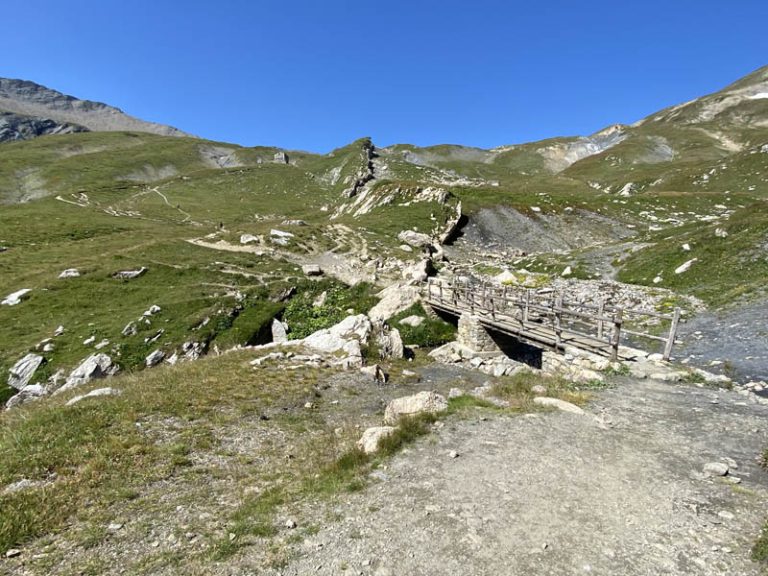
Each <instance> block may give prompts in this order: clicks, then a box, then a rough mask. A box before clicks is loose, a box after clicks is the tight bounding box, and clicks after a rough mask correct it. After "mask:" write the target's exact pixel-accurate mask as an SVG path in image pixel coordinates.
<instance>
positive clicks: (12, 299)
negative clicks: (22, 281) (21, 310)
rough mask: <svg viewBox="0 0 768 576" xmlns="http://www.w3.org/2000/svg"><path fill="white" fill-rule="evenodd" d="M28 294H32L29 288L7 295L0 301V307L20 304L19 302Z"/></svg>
mask: <svg viewBox="0 0 768 576" xmlns="http://www.w3.org/2000/svg"><path fill="white" fill-rule="evenodd" d="M30 292H32V289H31V288H22V289H21V290H16V292H12V293H10V294H8V296H6V297H5V298H4V299H3V300H2V301H0V305H2V306H16V305H17V304H21V301H22V300H23V299H24V297H25V296H26V295H27V294H29V293H30Z"/></svg>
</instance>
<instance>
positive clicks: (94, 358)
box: [54, 354, 119, 394]
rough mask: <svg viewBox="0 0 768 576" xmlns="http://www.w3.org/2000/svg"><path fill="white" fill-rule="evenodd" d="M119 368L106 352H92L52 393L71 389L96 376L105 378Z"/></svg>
mask: <svg viewBox="0 0 768 576" xmlns="http://www.w3.org/2000/svg"><path fill="white" fill-rule="evenodd" d="M118 370H119V367H118V366H117V365H115V364H113V363H112V358H110V357H109V356H107V355H106V354H93V355H91V356H88V358H86V359H85V360H83V362H82V363H81V364H80V365H79V366H78V367H77V368H75V369H74V370H73V371H72V372H71V373H70V375H69V377H68V378H67V381H66V382H65V383H64V385H63V386H62V387H61V388H59V389H58V390H56V392H54V394H58V393H60V392H64V391H65V390H71V389H72V388H76V387H77V386H80V385H82V384H85V383H86V382H90V381H91V380H94V379H97V378H106V377H107V376H112V375H113V374H115V373H116V372H117V371H118Z"/></svg>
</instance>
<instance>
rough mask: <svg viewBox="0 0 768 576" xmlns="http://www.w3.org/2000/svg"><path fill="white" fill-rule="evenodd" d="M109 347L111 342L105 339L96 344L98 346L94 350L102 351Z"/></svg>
mask: <svg viewBox="0 0 768 576" xmlns="http://www.w3.org/2000/svg"><path fill="white" fill-rule="evenodd" d="M107 346H109V340H106V339H104V340H102V341H101V342H99V343H98V344H96V346H94V349H95V350H101V349H102V348H106V347H107Z"/></svg>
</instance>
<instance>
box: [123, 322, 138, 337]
mask: <svg viewBox="0 0 768 576" xmlns="http://www.w3.org/2000/svg"><path fill="white" fill-rule="evenodd" d="M138 332H139V330H138V328H136V322H128V324H126V325H125V328H123V331H122V332H121V334H122V335H123V336H126V337H127V336H135V335H136V334H138Z"/></svg>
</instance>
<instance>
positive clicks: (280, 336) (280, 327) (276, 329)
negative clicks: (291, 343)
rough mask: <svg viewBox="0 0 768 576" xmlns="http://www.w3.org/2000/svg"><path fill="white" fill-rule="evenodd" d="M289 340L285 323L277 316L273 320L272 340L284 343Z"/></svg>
mask: <svg viewBox="0 0 768 576" xmlns="http://www.w3.org/2000/svg"><path fill="white" fill-rule="evenodd" d="M287 341H288V331H287V330H286V329H285V324H283V323H282V322H280V320H278V319H277V318H275V319H274V320H272V342H276V343H278V344H282V343H283V342H287Z"/></svg>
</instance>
